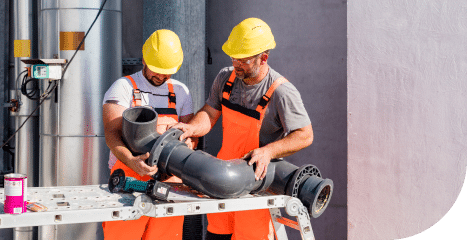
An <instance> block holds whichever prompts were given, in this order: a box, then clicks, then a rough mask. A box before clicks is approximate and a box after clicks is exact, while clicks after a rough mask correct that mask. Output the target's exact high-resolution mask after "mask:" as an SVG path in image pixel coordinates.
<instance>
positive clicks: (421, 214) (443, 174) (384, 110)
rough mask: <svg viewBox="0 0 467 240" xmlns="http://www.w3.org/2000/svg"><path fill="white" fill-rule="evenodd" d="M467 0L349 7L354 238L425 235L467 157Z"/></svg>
mask: <svg viewBox="0 0 467 240" xmlns="http://www.w3.org/2000/svg"><path fill="white" fill-rule="evenodd" d="M466 12H467V2H465V1H462V0H451V1H406V0H391V1H382V0H356V1H350V2H349V4H348V15H347V16H348V18H347V19H348V23H347V26H348V113H347V114H348V116H347V117H348V142H349V145H348V223H349V235H348V236H349V237H348V238H349V239H359V240H361V239H372V240H375V239H395V238H403V237H408V236H411V235H414V234H416V233H419V232H421V231H423V230H426V229H427V228H429V227H430V226H432V225H433V224H435V223H436V222H437V221H438V220H439V219H441V218H442V217H443V215H444V214H446V212H447V211H448V210H449V209H450V207H451V206H452V204H453V203H454V201H455V200H456V198H457V196H458V194H459V191H460V189H461V187H462V184H463V180H464V176H465V170H466V169H465V166H466V157H467V141H466V140H467V139H466V138H467V137H466V136H467V108H466V103H467V94H466V93H467V81H466V75H467V74H466V73H467V54H466V53H467V18H466V16H465V13H466Z"/></svg>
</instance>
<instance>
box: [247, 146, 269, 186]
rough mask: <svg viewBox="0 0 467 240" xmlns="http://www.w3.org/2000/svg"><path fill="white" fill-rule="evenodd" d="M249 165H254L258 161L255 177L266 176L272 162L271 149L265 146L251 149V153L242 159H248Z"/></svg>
mask: <svg viewBox="0 0 467 240" xmlns="http://www.w3.org/2000/svg"><path fill="white" fill-rule="evenodd" d="M248 158H251V159H250V160H249V161H248V165H250V166H251V165H253V163H256V170H255V179H256V181H258V180H263V179H264V177H266V173H267V171H268V165H269V163H270V162H271V159H272V156H271V153H269V151H267V150H265V149H264V148H257V149H255V150H252V151H250V152H249V153H247V154H245V156H243V157H242V159H248Z"/></svg>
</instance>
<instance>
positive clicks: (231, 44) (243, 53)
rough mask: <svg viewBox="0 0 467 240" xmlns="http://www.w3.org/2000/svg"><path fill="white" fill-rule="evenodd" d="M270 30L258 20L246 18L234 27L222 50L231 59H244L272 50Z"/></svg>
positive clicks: (272, 40)
mask: <svg viewBox="0 0 467 240" xmlns="http://www.w3.org/2000/svg"><path fill="white" fill-rule="evenodd" d="M275 47H276V42H275V41H274V36H273V35H272V32H271V28H269V26H268V24H266V23H265V22H264V21H263V20H261V19H259V18H247V19H245V20H243V21H242V22H241V23H239V24H238V25H237V26H235V27H234V29H233V30H232V32H231V33H230V36H229V38H228V39H227V41H226V42H225V43H224V45H223V46H222V50H224V52H225V53H226V54H227V55H229V56H230V57H233V58H238V59H241V58H246V57H251V56H254V55H256V54H259V53H262V52H264V51H266V50H268V49H274V48H275Z"/></svg>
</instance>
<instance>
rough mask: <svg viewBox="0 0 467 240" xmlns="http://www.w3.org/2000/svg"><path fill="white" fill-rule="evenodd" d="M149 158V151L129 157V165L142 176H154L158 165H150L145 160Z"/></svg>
mask: <svg viewBox="0 0 467 240" xmlns="http://www.w3.org/2000/svg"><path fill="white" fill-rule="evenodd" d="M148 158H149V153H146V154H143V155H138V156H135V157H134V158H132V159H129V164H128V165H129V166H128V167H130V168H131V169H133V171H135V172H136V173H138V174H139V175H140V176H146V175H148V176H153V175H154V174H156V173H157V170H158V169H157V166H152V167H150V166H148V165H147V164H146V163H145V162H144V161H145V160H146V159H148Z"/></svg>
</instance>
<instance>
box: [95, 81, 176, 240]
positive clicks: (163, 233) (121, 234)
mask: <svg viewBox="0 0 467 240" xmlns="http://www.w3.org/2000/svg"><path fill="white" fill-rule="evenodd" d="M126 77H127V78H128V79H130V81H131V83H132V84H133V103H132V104H131V106H132V107H136V106H141V91H140V90H139V89H138V87H137V86H136V82H135V80H134V79H133V78H132V77H131V76H126ZM167 86H168V87H169V96H168V98H169V106H168V108H155V110H156V112H157V113H158V118H157V132H159V134H162V133H164V132H165V131H166V130H167V125H169V124H171V123H176V122H178V115H177V111H176V110H175V104H176V103H175V92H174V90H173V85H172V81H171V80H170V79H169V80H167ZM119 168H121V169H123V171H124V172H125V176H127V177H133V178H136V179H137V180H141V181H148V180H150V179H151V177H150V176H143V177H141V176H140V175H139V174H138V173H136V172H135V171H133V170H132V169H131V168H129V167H127V166H126V165H125V164H124V163H123V162H121V161H120V160H117V162H116V163H115V165H114V166H113V167H112V170H111V171H110V172H113V171H115V170H116V169H119ZM163 182H181V180H180V179H179V178H177V177H175V176H172V177H170V178H169V179H167V180H165V181H163ZM183 220H184V218H183V216H178V217H164V218H151V217H147V216H142V217H140V218H139V219H137V220H129V221H110V222H103V223H102V227H103V229H104V238H105V239H106V240H111V239H112V240H113V239H115V240H141V239H143V240H149V239H161V240H173V239H178V240H181V239H182V236H183Z"/></svg>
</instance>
